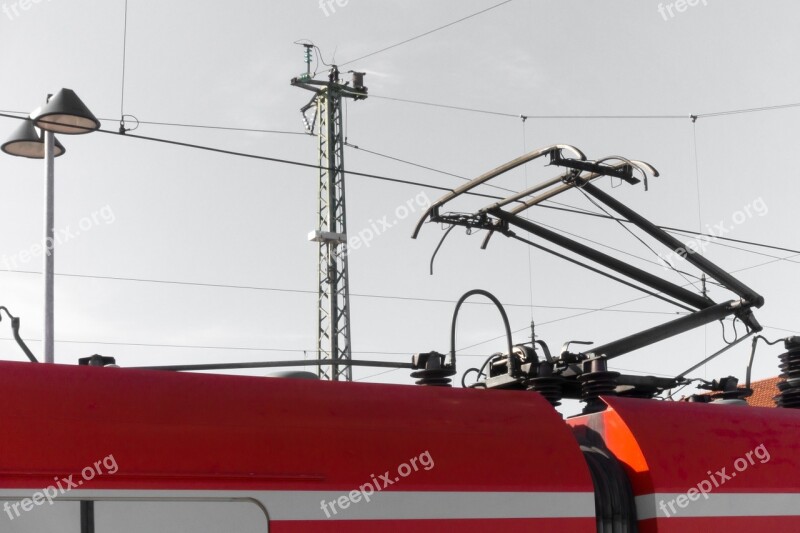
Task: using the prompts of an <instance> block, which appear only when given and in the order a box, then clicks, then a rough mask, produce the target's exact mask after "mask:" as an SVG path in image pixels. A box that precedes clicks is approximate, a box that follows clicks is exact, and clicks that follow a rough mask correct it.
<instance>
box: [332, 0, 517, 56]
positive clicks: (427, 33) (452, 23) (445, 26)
mask: <svg viewBox="0 0 800 533" xmlns="http://www.w3.org/2000/svg"><path fill="white" fill-rule="evenodd" d="M512 1H513V0H504V1H503V2H500V3H499V4H495V5H493V6H490V7H487V8H486V9H483V10H481V11H478V12H476V13H473V14H471V15H467V16H466V17H463V18H460V19H458V20H454V21H453V22H450V23H448V24H445V25H444V26H439V27H438V28H434V29H432V30H429V31H426V32H425V33H421V34H419V35H415V36H414V37H411V38H410V39H406V40H404V41H400V42H399V43H395V44H393V45H390V46H386V47H384V48H381V49H380V50H376V51H374V52H370V53H369V54H365V55H363V56H361V57H357V58H355V59H351V60H350V61H346V62H344V63H342V64H341V65H339V66H341V67H343V66H345V65H349V64H350V63H355V62H356V61H360V60H362V59H365V58H367V57H372V56H374V55H377V54H380V53H381V52H385V51H387V50H391V49H392V48H397V47H398V46H401V45H404V44H406V43H410V42H411V41H416V40H417V39H420V38H422V37H425V36H427V35H430V34H432V33H435V32H437V31H439V30H443V29H445V28H449V27H450V26H453V25H455V24H458V23H459V22H464V21H465V20H468V19H471V18H473V17H477V16H478V15H481V14H483V13H486V12H487V11H491V10H493V9H496V8H498V7H500V6H502V5H505V4H508V3H510V2H512Z"/></svg>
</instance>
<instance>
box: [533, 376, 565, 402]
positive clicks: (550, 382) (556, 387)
mask: <svg viewBox="0 0 800 533" xmlns="http://www.w3.org/2000/svg"><path fill="white" fill-rule="evenodd" d="M563 381H564V380H563V379H561V378H554V377H549V378H531V379H529V380H528V383H527V385H528V390H530V391H534V392H538V393H539V394H541V395H542V396H544V399H545V400H547V401H548V402H550V405H552V406H553V407H558V406H559V405H561V399H562V397H563V395H562V391H561V385H562V383H563Z"/></svg>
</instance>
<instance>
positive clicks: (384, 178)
mask: <svg viewBox="0 0 800 533" xmlns="http://www.w3.org/2000/svg"><path fill="white" fill-rule="evenodd" d="M0 117H5V118H11V119H15V120H23V119H24V118H25V117H18V116H14V115H10V114H7V112H0ZM142 123H144V122H142ZM97 131H99V132H101V133H106V134H111V135H120V133H119V132H117V131H111V130H103V129H101V130H97ZM293 133H295V134H298V135H305V134H303V133H296V132H293ZM123 136H124V137H130V138H135V139H141V140H147V141H152V142H159V143H164V144H171V145H175V146H183V147H186V148H195V149H198V150H204V151H209V152H215V153H220V154H226V155H233V156H238V157H245V158H249V159H258V160H262V161H272V162H275V163H284V164H288V165H295V166H301V167H305V168H313V169H315V170H320V169H323V167H321V166H319V165H315V164H312V163H303V162H300V161H292V160H288V159H280V158H275V157H268V156H260V155H255V154H248V153H244V152H236V151H233V150H223V149H221V148H213V147H210V146H203V145H199V144H192V143H185V142H180V141H172V140H169V139H161V138H158V137H148V136H144V135H132V134H125V135H123ZM346 173H347V174H349V175H352V176H359V177H364V178H371V179H377V180H382V181H388V182H392V183H400V184H404V185H414V186H417V187H423V188H428V189H434V190H439V191H444V192H453V189H450V188H448V187H442V186H439V185H432V184H429V183H422V182H417V181H410V180H403V179H398V178H390V177H387V176H380V175H376V174H370V173H366V172H357V171H352V170H348V171H346ZM464 194H467V195H470V196H477V197H481V198H488V199H491V200H502V199H503V198H502V197H500V196H494V195H490V194H484V193H478V192H475V191H467V192H466V193H464ZM562 205H563V204H562ZM539 206H540V207H543V208H545V209H554V210H558V211H564V212H569V213H574V214H579V215H585V216H593V217H597V218H604V219H609V220H619V221H622V222H623V223H630V221H628V220H624V219H620V218H617V217H612V216H608V215H602V214H599V213H591V212H588V211H586V210H579V209H574V208H573V209H570V208H566V207H557V206H555V205H544V204H539ZM658 227H659V228H661V229H663V230H665V231H671V232H676V231H683V232H686V233H691V234H694V235H703V236H708V237H712V238H714V239H719V240H726V241H733V242H739V243H741V244H748V245H752V246H759V247H762V248H769V249H774V250H779V251H785V252H791V253H795V254H798V255H800V250H792V249H790V248H782V247H779V246H772V245H767V244H761V243H756V242H750V241H743V240H738V239H730V238H728V237H715V236H714V235H709V234H706V233H702V232H694V231H691V230H685V229H681V228H671V227H668V226H658ZM764 264H769V263H764ZM757 266H758V265H757ZM749 268H755V266H754V267H749Z"/></svg>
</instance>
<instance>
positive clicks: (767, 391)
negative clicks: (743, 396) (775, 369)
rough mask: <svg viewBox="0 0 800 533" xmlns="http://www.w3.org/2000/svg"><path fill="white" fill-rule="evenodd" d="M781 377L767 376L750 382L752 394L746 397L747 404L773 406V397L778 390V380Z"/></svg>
mask: <svg viewBox="0 0 800 533" xmlns="http://www.w3.org/2000/svg"><path fill="white" fill-rule="evenodd" d="M780 379H781V378H777V377H776V378H768V379H762V380H761V381H754V382H752V383H750V388H751V389H753V395H752V396H750V397H749V398H747V405H751V406H753V407H775V400H773V399H772V398H774V397H775V396H776V395H777V394H778V393H779V392H780V391H779V390H778V382H779V381H780Z"/></svg>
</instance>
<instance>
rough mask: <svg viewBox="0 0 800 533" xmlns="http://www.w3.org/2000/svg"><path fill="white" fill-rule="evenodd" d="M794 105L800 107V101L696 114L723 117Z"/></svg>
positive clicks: (705, 116) (698, 116) (700, 116)
mask: <svg viewBox="0 0 800 533" xmlns="http://www.w3.org/2000/svg"><path fill="white" fill-rule="evenodd" d="M792 107H800V102H798V103H794V104H780V105H772V106H765V107H751V108H746V109H734V110H730V111H718V112H716V113H703V114H700V115H694V117H697V118H711V117H723V116H726V115H742V114H745V113H760V112H762V111H775V110H777V109H788V108H792Z"/></svg>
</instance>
